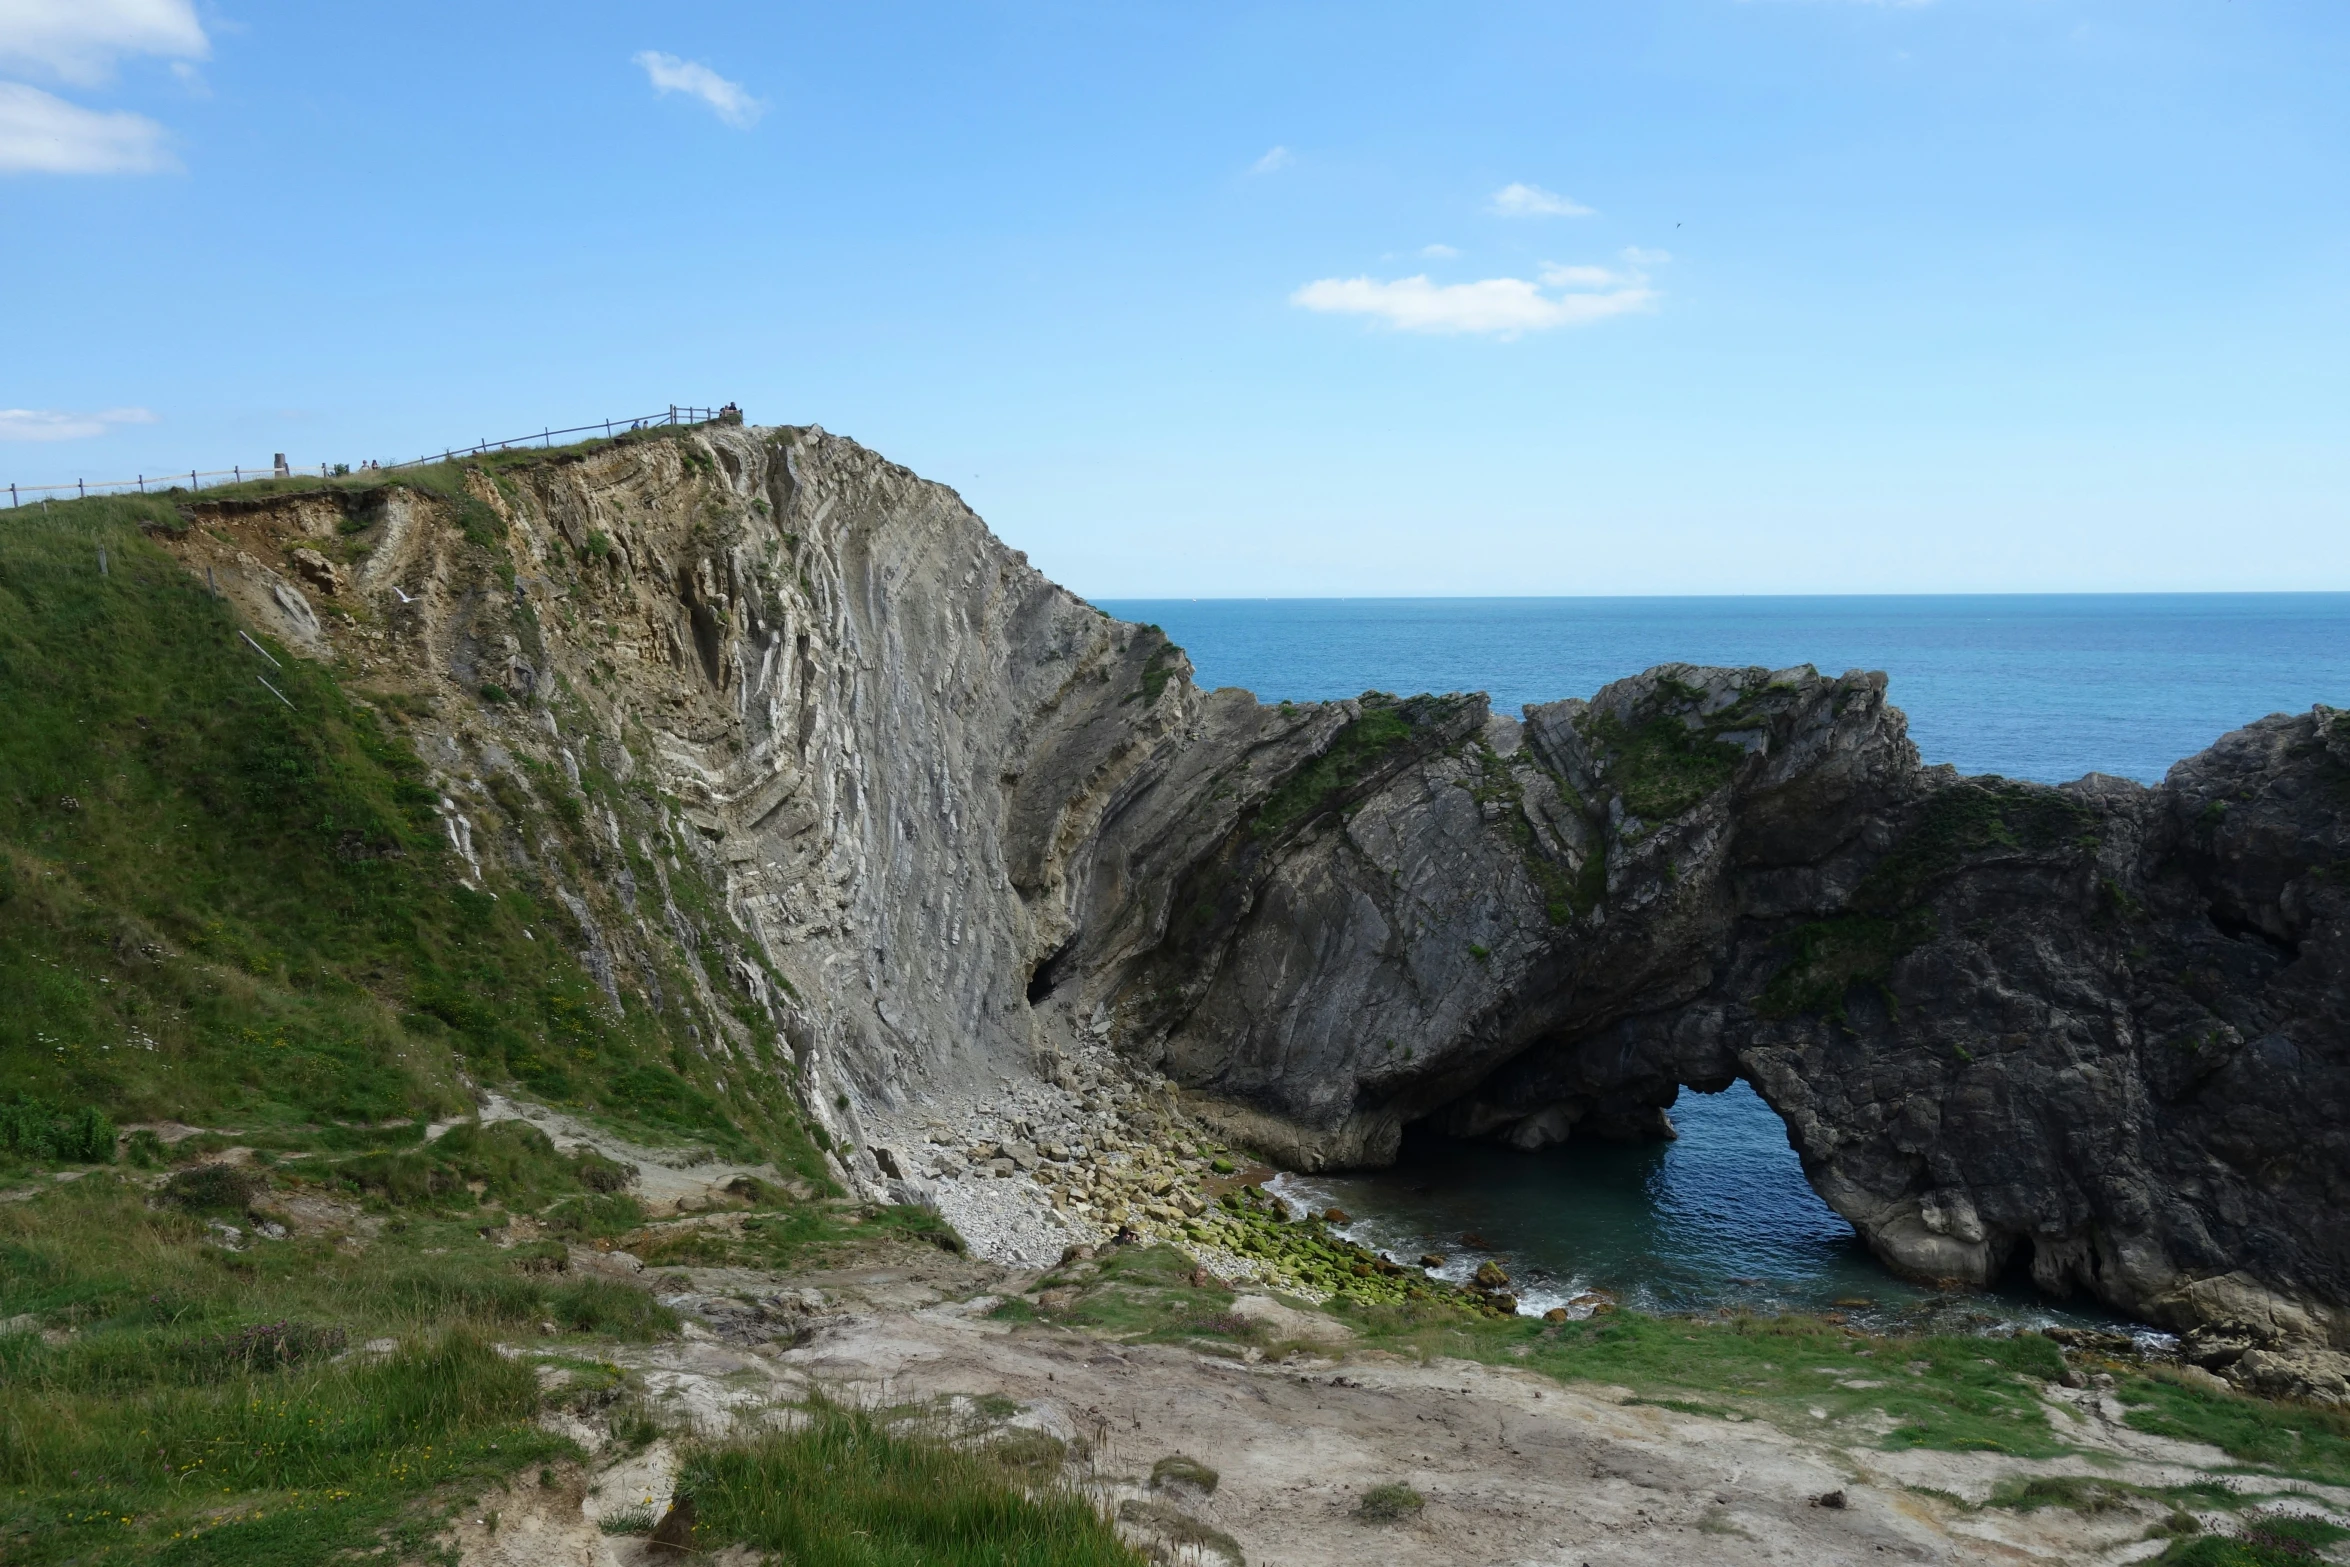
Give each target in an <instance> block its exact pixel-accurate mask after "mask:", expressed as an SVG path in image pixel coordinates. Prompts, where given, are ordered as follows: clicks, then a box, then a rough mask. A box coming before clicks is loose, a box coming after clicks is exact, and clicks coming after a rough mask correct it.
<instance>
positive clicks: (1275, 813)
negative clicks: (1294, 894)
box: [1248, 691, 1457, 838]
mask: <svg viewBox="0 0 2350 1567" xmlns="http://www.w3.org/2000/svg"><path fill="white" fill-rule="evenodd" d="M1456 705H1457V699H1453V698H1446V697H1425V696H1416V697H1412V698H1409V699H1408V700H1405V701H1400V702H1399V701H1397V700H1396V699H1395V698H1394V697H1391V696H1387V695H1385V694H1383V693H1381V692H1376V691H1367V692H1365V693H1364V694H1363V699H1362V713H1361V716H1359V717H1357V718H1355V719H1353V720H1352V721H1351V722H1349V723H1348V724H1347V725H1346V727H1344V728H1343V729H1341V730H1339V731H1338V733H1337V735H1336V736H1335V737H1333V738H1332V740H1331V742H1330V745H1329V748H1328V749H1326V750H1325V751H1323V753H1322V754H1321V755H1320V756H1317V757H1315V758H1314V759H1313V760H1312V761H1311V762H1308V763H1307V764H1306V765H1305V766H1303V767H1301V768H1299V769H1298V770H1297V771H1296V772H1295V773H1292V774H1291V775H1290V776H1289V777H1288V778H1287V779H1286V780H1285V781H1283V783H1282V785H1281V787H1279V788H1278V789H1275V790H1274V791H1273V792H1272V793H1271V794H1270V795H1267V796H1266V797H1265V800H1264V803H1263V804H1261V805H1259V806H1258V807H1257V809H1256V812H1255V814H1254V815H1253V816H1252V817H1251V818H1250V820H1249V825H1248V832H1249V834H1250V836H1252V837H1256V838H1272V837H1278V836H1279V835H1280V834H1282V833H1284V832H1286V831H1288V830H1289V829H1290V828H1292V827H1294V826H1296V825H1297V824H1298V823H1300V822H1303V821H1307V820H1310V819H1311V818H1313V817H1315V816H1318V815H1320V814H1321V813H1322V812H1323V811H1325V810H1328V809H1331V808H1332V807H1334V806H1336V805H1338V804H1340V803H1342V802H1343V801H1344V800H1345V798H1346V797H1347V796H1348V795H1349V794H1350V793H1351V791H1353V790H1354V789H1356V788H1357V787H1358V786H1360V785H1361V784H1362V783H1363V781H1364V780H1365V779H1368V778H1372V777H1375V776H1377V775H1378V774H1379V773H1380V772H1381V771H1383V770H1384V769H1385V768H1386V767H1387V765H1388V764H1389V763H1390V762H1392V761H1393V760H1394V759H1395V757H1396V756H1397V755H1398V754H1399V753H1400V752H1402V751H1404V750H1405V749H1407V748H1408V747H1410V745H1411V744H1412V742H1413V740H1414V739H1415V738H1416V737H1418V736H1419V735H1420V734H1421V732H1422V731H1423V730H1425V729H1427V728H1429V727H1431V726H1433V725H1436V724H1439V723H1441V721H1442V720H1443V719H1445V718H1447V717H1449V716H1451V713H1452V710H1453V708H1454V707H1455V706H1456Z"/></svg>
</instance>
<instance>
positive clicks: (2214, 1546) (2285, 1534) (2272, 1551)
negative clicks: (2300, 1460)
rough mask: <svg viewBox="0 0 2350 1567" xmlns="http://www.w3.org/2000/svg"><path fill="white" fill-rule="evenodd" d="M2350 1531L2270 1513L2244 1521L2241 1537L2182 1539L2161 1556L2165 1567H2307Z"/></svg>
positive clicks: (2159, 1557) (2336, 1526)
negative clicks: (2326, 1548)
mask: <svg viewBox="0 0 2350 1567" xmlns="http://www.w3.org/2000/svg"><path fill="white" fill-rule="evenodd" d="M2343 1539H2350V1529H2345V1528H2342V1527H2341V1526H2340V1525H2338V1524H2332V1523H2327V1522H2326V1521H2325V1520H2323V1519H2319V1518H2294V1517H2288V1516H2285V1515H2282V1514H2277V1513H2268V1514H2262V1515H2258V1516H2255V1517H2252V1518H2248V1519H2246V1520H2245V1521H2244V1532H2243V1533H2242V1534H2241V1535H2233V1536H2231V1535H2216V1534H2207V1535H2202V1536H2199V1537H2196V1538H2193V1539H2187V1540H2181V1541H2179V1542H2177V1543H2176V1544H2174V1545H2172V1546H2171V1547H2170V1549H2168V1550H2166V1551H2164V1552H2163V1553H2162V1554H2161V1555H2160V1556H2157V1557H2156V1558H2154V1559H2155V1561H2157V1562H2159V1563H2161V1564H2163V1567H2307V1564H2308V1563H2310V1562H2312V1561H2317V1560H2320V1559H2322V1556H2321V1553H2322V1552H2323V1551H2324V1549H2325V1547H2327V1546H2329V1545H2332V1544H2334V1543H2335V1542H2337V1541H2339V1540H2343Z"/></svg>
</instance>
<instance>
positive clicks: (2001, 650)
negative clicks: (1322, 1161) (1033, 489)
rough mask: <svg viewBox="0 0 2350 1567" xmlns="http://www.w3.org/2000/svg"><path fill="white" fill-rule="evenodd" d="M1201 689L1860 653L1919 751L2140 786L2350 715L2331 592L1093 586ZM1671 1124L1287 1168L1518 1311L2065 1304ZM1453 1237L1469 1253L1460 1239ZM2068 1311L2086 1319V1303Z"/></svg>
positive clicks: (1690, 1107) (2348, 623)
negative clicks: (1940, 1288) (1937, 1276)
mask: <svg viewBox="0 0 2350 1567" xmlns="http://www.w3.org/2000/svg"><path fill="white" fill-rule="evenodd" d="M1102 607H1103V608H1104V609H1106V610H1108V611H1109V612H1110V613H1112V614H1114V615H1117V616H1119V617H1121V618H1123V619H1127V620H1139V621H1149V622H1155V623H1156V624H1158V625H1160V626H1162V627H1164V628H1165V629H1166V631H1167V634H1168V635H1169V636H1170V637H1172V638H1173V639H1174V640H1175V641H1176V642H1178V643H1180V644H1182V645H1183V646H1184V647H1185V648H1186V649H1187V650H1188V651H1189V652H1190V654H1191V658H1192V662H1193V664H1194V666H1195V667H1196V668H1197V670H1198V673H1199V680H1200V683H1201V684H1202V685H1205V686H1210V687H1214V686H1241V687H1245V688H1246V689H1248V690H1250V691H1253V692H1255V693H1256V694H1257V695H1258V696H1259V697H1260V698H1262V699H1264V700H1266V701H1277V700H1281V699H1284V698H1287V699H1291V700H1297V701H1315V700H1325V699H1328V698H1332V697H1340V696H1354V695H1358V694H1360V693H1361V692H1363V691H1366V690H1381V691H1394V692H1398V693H1409V692H1415V691H1485V692H1487V693H1489V694H1490V695H1491V696H1492V698H1493V703H1494V707H1495V709H1496V710H1497V711H1501V712H1505V713H1514V712H1515V711H1516V710H1517V708H1518V706H1519V705H1520V704H1523V703H1527V702H1546V701H1552V700H1555V699H1557V698H1559V697H1567V696H1589V695H1590V694H1591V693H1592V692H1593V691H1596V690H1597V689H1598V688H1599V687H1600V686H1602V685H1604V684H1606V683H1607V682H1608V681H1610V680H1615V679H1619V678H1621V677H1623V676H1625V675H1630V674H1637V673H1639V672H1640V671H1641V670H1643V669H1646V668H1649V667H1650V666H1652V665H1655V664H1660V663H1668V662H1683V663H1692V664H1726V665H1750V664H1761V665H1765V666H1768V667H1771V668H1774V669H1776V668H1784V667H1786V666H1788V665H1792V664H1814V665H1817V666H1818V667H1819V668H1820V669H1822V670H1823V671H1826V672H1829V673H1840V672H1842V671H1844V670H1847V669H1882V670H1884V671H1885V672H1886V673H1887V674H1888V675H1889V676H1890V678H1891V687H1890V696H1891V698H1892V701H1893V702H1894V704H1895V705H1896V706H1898V707H1900V708H1901V709H1902V710H1903V711H1905V712H1906V713H1907V714H1908V715H1909V720H1910V734H1911V736H1912V737H1913V738H1914V739H1915V740H1916V741H1917V744H1918V749H1919V751H1920V752H1921V753H1922V755H1923V757H1924V759H1925V760H1926V761H1927V762H1929V763H1935V762H1954V763H1956V764H1957V765H1958V767H1959V768H1960V770H1961V771H1964V772H1969V773H2000V774H2004V775H2006V776H2008V777H2011V778H2028V779H2036V780H2039V781H2042V782H2048V783H2058V782H2063V781H2065V780H2068V779H2072V778H2077V777H2079V776H2081V775H2082V774H2083V773H2088V772H2103V773H2113V774H2117V775H2119V776H2121V777H2125V778H2135V779H2138V780H2140V781H2142V782H2146V783H2153V782H2156V781H2159V780H2160V779H2161V777H2162V775H2163V773H2164V772H2165V771H2166V770H2167V769H2168V768H2169V767H2170V766H2171V764H2172V763H2174V762H2176V761H2178V760H2180V759H2181V758H2183V757H2186V756H2188V755H2191V754H2192V753H2194V752H2196V751H2199V750H2201V749H2203V748H2204V747H2205V746H2208V745H2210V744H2211V743H2212V741H2214V740H2216V739H2218V738H2219V737H2220V736H2221V735H2223V734H2225V733H2227V732H2228V731H2229V730H2231V729H2235V728H2238V727H2240V726H2242V725H2244V724H2246V723H2249V722H2251V721H2252V720H2254V719H2257V718H2260V717H2262V716H2264V715H2266V714H2269V713H2276V712H2305V711H2307V710H2308V708H2309V707H2310V705H2311V704H2312V703H2316V702H2325V703H2328V704H2329V705H2333V706H2350V594H2338V593H2329V594H2162V595H2134V594H2133V595H2118V594H2117V595H2048V596H2029V597H2026V596H2014V597H2007V596H2000V597H1990V596H1984V597H1975V596H1967V597H1955V596H1954V597H1902V598H1892V597H1884V598H1877V597H1867V598H1862V597H1854V598H1749V599H1727V598H1690V599H1656V598H1650V599H1288V600H1282V599H1247V600H1240V599H1225V600H1113V601H1105V602H1104V603H1103V604H1102ZM1672 1113H1673V1118H1674V1121H1675V1122H1676V1124H1677V1125H1678V1126H1679V1128H1680V1131H1681V1138H1680V1140H1679V1141H1678V1142H1674V1143H1669V1144H1663V1145H1649V1146H1643V1147H1619V1146H1613V1145H1607V1144H1596V1143H1577V1142H1570V1143H1568V1144H1566V1145H1565V1146H1563V1147H1559V1148H1554V1149H1547V1150H1544V1151H1543V1152H1540V1153H1535V1154H1522V1153H1517V1152H1515V1151H1512V1150H1509V1149H1504V1148H1499V1147H1494V1146H1491V1145H1479V1144H1464V1143H1454V1142H1447V1141H1444V1140H1441V1139H1434V1138H1417V1137H1415V1138H1412V1139H1410V1140H1408V1141H1407V1144H1406V1153H1405V1157H1404V1159H1403V1160H1402V1162H1400V1163H1399V1164H1398V1165H1397V1166H1396V1167H1395V1168H1394V1169H1392V1170H1386V1171H1378V1172H1372V1173H1366V1174H1359V1175H1347V1176H1333V1177H1315V1178H1313V1179H1310V1180H1306V1179H1299V1178H1296V1177H1288V1178H1285V1179H1284V1180H1283V1181H1282V1183H1281V1184H1280V1188H1279V1189H1281V1190H1282V1191H1283V1192H1284V1193H1285V1194H1287V1195H1289V1196H1290V1197H1291V1198H1292V1199H1293V1200H1295V1201H1297V1202H1300V1203H1310V1204H1312V1205H1314V1206H1316V1207H1323V1206H1328V1205H1331V1204H1336V1205H1337V1206H1339V1207H1342V1208H1344V1209H1345V1210H1346V1211H1347V1212H1348V1214H1349V1215H1351V1216H1352V1220H1353V1222H1352V1223H1351V1224H1350V1225H1349V1226H1347V1230H1348V1233H1349V1234H1351V1235H1353V1236H1354V1237H1355V1238H1356V1239H1358V1240H1361V1241H1363V1242H1364V1243H1366V1244H1369V1245H1373V1246H1377V1247H1380V1248H1383V1249H1385V1250H1387V1251H1390V1252H1392V1253H1393V1254H1394V1255H1396V1256H1397V1257H1399V1258H1405V1259H1408V1258H1410V1257H1412V1256H1416V1255H1418V1254H1420V1253H1421V1252H1425V1251H1434V1252H1438V1253H1441V1254H1443V1255H1444V1256H1445V1257H1446V1259H1447V1261H1446V1265H1445V1268H1444V1269H1443V1271H1444V1273H1445V1274H1446V1275H1447V1276H1451V1275H1459V1276H1462V1277H1466V1276H1467V1274H1468V1273H1469V1272H1472V1271H1474V1269H1475V1268H1476V1266H1477V1264H1478V1263H1479V1262H1480V1261H1482V1260H1484V1259H1485V1258H1487V1257H1491V1258H1493V1259H1495V1260H1497V1261H1499V1262H1500V1263H1501V1264H1502V1265H1503V1266H1504V1267H1505V1268H1507V1269H1508V1270H1509V1271H1510V1272H1511V1274H1512V1275H1513V1276H1514V1277H1515V1278H1516V1279H1517V1280H1518V1282H1519V1286H1520V1292H1521V1299H1522V1300H1523V1301H1524V1302H1525V1303H1526V1305H1527V1306H1528V1307H1529V1308H1532V1309H1539V1308H1541V1307H1544V1306H1548V1305H1550V1304H1554V1303H1558V1302H1563V1301H1566V1300H1569V1299H1571V1298H1573V1297H1574V1296H1576V1295H1577V1294H1579V1293H1581V1292H1582V1291H1585V1290H1590V1289H1603V1290H1606V1291H1608V1292H1610V1293H1612V1294H1614V1295H1616V1296H1617V1297H1618V1298H1620V1299H1623V1300H1626V1301H1628V1302H1632V1303H1636V1304H1640V1305H1643V1306H1647V1307H1650V1308H1652V1309H1662V1310H1701V1309H1710V1308H1712V1307H1715V1306H1720V1305H1750V1306H1757V1307H1763V1308H1770V1307H1774V1306H1779V1307H1821V1306H1829V1305H1834V1304H1836V1303H1838V1302H1846V1303H1858V1302H1867V1303H1868V1304H1866V1305H1865V1306H1863V1305H1858V1304H1848V1306H1847V1309H1850V1310H1854V1311H1855V1312H1857V1313H1860V1314H1862V1315H1864V1316H1871V1317H1876V1318H1880V1319H1893V1320H1909V1321H1916V1320H1921V1319H1932V1320H1936V1321H1947V1320H1948V1319H1949V1318H1950V1317H1952V1316H1953V1315H1956V1316H1958V1317H1960V1318H1962V1319H1963V1318H1965V1317H1967V1316H1968V1315H1970V1314H1978V1315H1984V1316H1988V1317H1991V1318H1997V1319H2001V1320H2048V1319H2052V1318H2069V1319H2072V1320H2083V1319H2084V1318H2083V1311H2082V1305H2081V1303H2079V1302H2075V1303H2073V1309H2071V1310H2065V1309H2061V1308H2058V1307H2057V1306H2056V1305H2055V1304H2054V1303H2052V1302H2047V1301H2042V1300H2039V1299H2038V1298H2037V1297H2036V1296H2035V1295H2034V1294H2033V1292H2032V1290H2031V1288H2030V1286H2029V1285H2028V1284H2025V1283H2017V1284H2013V1285H2010V1286H2008V1287H2005V1288H2003V1289H2001V1290H1999V1291H1997V1292H1993V1293H1991V1294H1988V1295H1983V1296H1975V1297H1967V1298H1962V1299H1958V1300H1952V1299H1950V1298H1948V1297H1935V1296H1931V1295H1930V1294H1929V1293H1928V1292H1926V1291H1923V1290H1920V1289H1917V1288H1915V1287H1914V1286H1910V1285H1906V1284H1903V1283H1901V1282H1899V1281H1897V1280H1895V1279H1894V1278H1893V1277H1892V1276H1891V1275H1889V1274H1887V1273H1886V1272H1885V1271H1884V1270H1883V1269H1882V1268H1881V1267H1879V1266H1878V1265H1877V1263H1876V1262H1875V1261H1874V1260H1873V1259H1872V1258H1871V1257H1870V1256H1869V1254H1868V1252H1867V1250H1866V1248H1865V1247H1863V1246H1862V1245H1861V1244H1860V1242H1859V1241H1858V1239H1857V1238H1856V1237H1855V1236H1854V1235H1853V1233H1852V1230H1851V1227H1850V1226H1848V1225H1846V1224H1845V1223H1844V1221H1843V1220H1842V1219H1840V1218H1838V1217H1837V1216H1836V1214H1835V1213H1834V1212H1832V1211H1831V1210H1830V1209H1829V1208H1828V1206H1827V1205H1826V1204H1825V1203H1823V1202H1821V1201H1820V1199H1819V1197H1818V1196H1817V1195H1816V1194H1815V1193H1814V1192H1813V1191H1812V1190H1811V1188H1810V1186H1809V1185H1807V1184H1806V1183H1805V1181H1804V1179H1803V1172H1802V1169H1801V1167H1800V1165H1799V1164H1798V1163H1797V1161H1796V1158H1795V1153H1794V1150H1793V1149H1792V1148H1790V1147H1789V1146H1788V1143H1787V1136H1786V1129H1785V1127H1784V1126H1782V1125H1781V1124H1780V1122H1779V1119H1778V1117H1777V1116H1776V1115H1775V1114H1773V1113H1772V1111H1771V1109H1770V1107H1769V1106H1767V1105H1765V1104H1764V1103H1763V1102H1762V1100H1761V1099H1760V1098H1759V1097H1758V1096H1757V1095H1756V1094H1755V1093H1754V1091H1753V1090H1752V1089H1751V1088H1748V1087H1746V1086H1745V1085H1744V1084H1739V1085H1736V1086H1735V1087H1733V1088H1731V1089H1730V1090H1729V1091H1727V1092H1725V1093H1721V1094H1712V1095H1698V1094H1692V1093H1689V1092H1687V1091H1684V1092H1683V1093H1682V1095H1681V1098H1680V1101H1679V1102H1678V1103H1677V1104H1676V1105H1675V1106H1674V1107H1673V1112H1672ZM1472 1242H1474V1243H1475V1244H1471V1243H1472ZM2088 1319H2094V1311H2093V1309H2092V1310H2090V1311H2089V1313H2088Z"/></svg>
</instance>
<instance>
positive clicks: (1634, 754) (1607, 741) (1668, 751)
mask: <svg viewBox="0 0 2350 1567" xmlns="http://www.w3.org/2000/svg"><path fill="white" fill-rule="evenodd" d="M1692 695H1694V693H1692ZM1719 727H1723V725H1722V723H1720V722H1717V723H1715V724H1713V725H1711V726H1709V727H1708V728H1706V729H1695V730H1693V729H1691V728H1689V727H1688V726H1687V725H1685V724H1683V723H1682V722H1681V720H1680V719H1679V718H1678V717H1676V716H1674V715H1672V714H1669V713H1660V714H1658V715H1657V716H1655V717H1653V718H1648V719H1644V720H1642V721H1641V722H1639V723H1637V724H1631V725H1626V724H1625V723H1623V722H1622V721H1621V720H1620V719H1618V718H1617V717H1616V715H1615V714H1613V713H1609V712H1601V713H1595V714H1593V715H1591V716H1590V717H1588V718H1586V719H1585V720H1584V732H1585V734H1586V735H1587V736H1588V737H1589V739H1590V740H1591V741H1592V742H1593V744H1594V745H1596V746H1599V747H1603V748H1605V749H1606V750H1607V751H1609V752H1611V753H1612V755H1611V757H1610V760H1609V763H1608V781H1609V782H1610V783H1611V784H1612V785H1614V787H1615V789H1616V790H1617V792H1619V793H1621V794H1622V795H1623V797H1624V809H1625V810H1627V811H1629V812H1630V813H1631V814H1632V815H1634V816H1637V817H1638V818H1640V820H1642V821H1643V822H1650V823H1655V822H1664V821H1670V820H1672V819H1673V818H1674V817H1676V816H1679V815H1680V814H1681V813H1682V812H1684V811H1686V810H1688V809H1689V808H1690V807H1691V806H1694V805H1696V804H1697V803H1698V802H1699V801H1700V800H1703V799H1705V798H1706V797H1707V796H1708V795H1710V794H1713V793H1714V792H1715V791H1716V790H1718V789H1720V788H1722V787H1723V786H1724V785H1726V784H1728V783H1729V781H1730V778H1731V775H1732V774H1734V773H1735V772H1736V771H1737V770H1738V764H1739V763H1740V762H1741V761H1743V760H1745V757H1746V753H1745V752H1744V751H1743V750H1741V749H1740V748H1739V747H1737V746H1735V745H1732V744H1730V743H1729V742H1727V741H1723V740H1716V739H1714V738H1713V736H1712V733H1711V730H1712V729H1713V728H1719Z"/></svg>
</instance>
